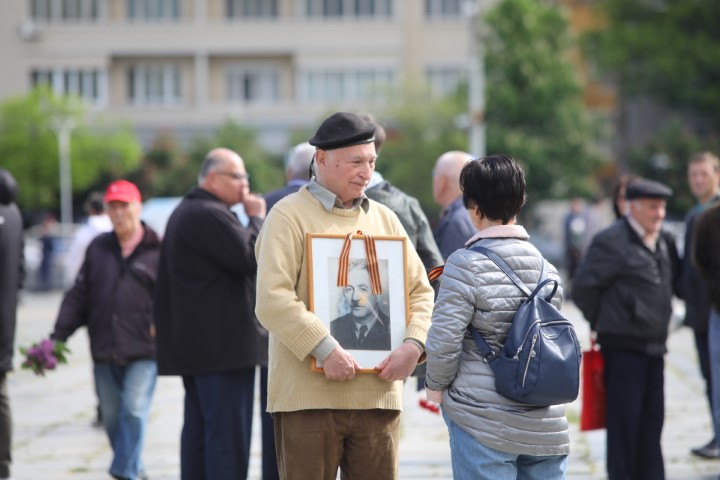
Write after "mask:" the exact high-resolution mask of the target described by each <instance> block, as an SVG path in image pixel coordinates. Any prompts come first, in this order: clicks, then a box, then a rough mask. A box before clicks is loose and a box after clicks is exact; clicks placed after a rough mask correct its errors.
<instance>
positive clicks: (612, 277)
mask: <svg viewBox="0 0 720 480" xmlns="http://www.w3.org/2000/svg"><path fill="white" fill-rule="evenodd" d="M671 195H672V190H671V189H670V188H668V187H667V186H665V185H663V184H661V183H658V182H654V181H650V180H646V179H640V178H638V179H635V180H633V181H632V182H630V183H628V185H627V188H626V192H625V199H626V201H627V205H626V212H627V213H626V214H625V216H624V217H622V218H621V219H619V220H617V221H616V222H615V223H613V224H612V225H610V226H609V227H607V228H606V229H604V230H602V231H601V232H600V233H598V234H597V235H595V238H594V239H593V241H592V243H591V245H590V248H589V249H588V252H587V254H586V255H585V257H584V258H583V260H582V262H581V263H580V267H579V268H578V271H577V273H576V274H575V280H574V282H573V289H572V296H573V300H574V301H575V304H576V305H577V307H578V308H579V309H580V311H582V313H583V315H584V316H585V319H586V320H587V321H588V322H589V323H590V327H591V329H592V330H593V331H595V332H597V341H598V343H599V344H600V346H601V349H602V350H601V351H602V355H603V359H604V362H605V377H604V379H605V380H604V381H605V392H606V395H607V410H606V415H607V422H606V423H607V436H606V452H607V458H606V468H607V473H608V478H609V480H626V479H642V478H647V479H653V480H654V479H658V480H661V479H663V478H665V467H664V464H663V454H662V447H661V444H660V437H661V434H662V428H663V422H664V418H665V399H664V395H665V392H664V384H665V380H664V355H665V354H666V353H667V347H666V341H667V335H668V325H669V323H670V317H671V315H672V298H673V293H674V291H675V287H676V282H677V278H678V274H679V262H680V261H679V258H678V254H677V250H676V248H675V239H674V237H673V236H672V234H670V233H668V232H665V231H663V230H662V224H663V221H664V219H665V206H666V203H667V199H668V198H669V197H670V196H671Z"/></svg>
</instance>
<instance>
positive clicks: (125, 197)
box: [103, 180, 142, 203]
mask: <svg viewBox="0 0 720 480" xmlns="http://www.w3.org/2000/svg"><path fill="white" fill-rule="evenodd" d="M103 201H104V202H105V203H110V202H125V203H133V202H137V203H141V202H142V197H141V196H140V190H138V188H137V186H135V184H134V183H131V182H128V181H127V180H116V181H114V182H112V183H111V184H110V185H108V187H107V190H105V197H104V198H103Z"/></svg>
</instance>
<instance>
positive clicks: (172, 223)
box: [155, 188, 267, 375]
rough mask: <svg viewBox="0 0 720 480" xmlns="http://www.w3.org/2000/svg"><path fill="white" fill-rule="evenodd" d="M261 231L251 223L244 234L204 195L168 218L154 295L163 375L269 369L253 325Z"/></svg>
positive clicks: (262, 336)
mask: <svg viewBox="0 0 720 480" xmlns="http://www.w3.org/2000/svg"><path fill="white" fill-rule="evenodd" d="M261 225H262V220H260V219H259V218H255V217H250V224H249V225H248V228H244V227H243V226H242V225H241V224H240V222H239V221H238V219H237V218H236V217H235V215H234V214H233V213H232V211H231V210H230V209H229V208H228V207H227V206H226V205H225V204H224V203H222V202H221V201H220V200H219V199H218V198H217V197H215V196H214V195H212V194H211V193H209V192H207V191H205V190H203V189H201V188H195V189H193V190H192V191H191V192H190V193H188V194H187V195H186V196H185V198H184V199H183V200H182V202H180V205H178V207H177V208H176V209H175V211H173V213H172V215H171V216H170V219H169V220H168V223H167V229H166V230H165V237H164V239H163V247H162V253H161V257H160V269H159V271H158V282H157V290H156V294H155V318H156V322H157V349H158V352H157V353H158V356H157V358H158V372H159V373H160V374H162V375H196V374H203V373H218V372H225V371H230V370H236V369H239V368H246V367H250V366H254V365H267V330H265V329H264V328H263V327H262V326H261V325H260V323H258V321H257V318H256V317H255V281H256V277H257V262H256V260H255V240H256V238H257V235H258V232H259V231H260V227H261Z"/></svg>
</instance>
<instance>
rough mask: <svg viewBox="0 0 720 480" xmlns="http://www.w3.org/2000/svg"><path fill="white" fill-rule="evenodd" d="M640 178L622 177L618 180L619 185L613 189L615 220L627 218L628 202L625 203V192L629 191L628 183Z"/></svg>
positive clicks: (634, 176) (633, 176) (632, 176)
mask: <svg viewBox="0 0 720 480" xmlns="http://www.w3.org/2000/svg"><path fill="white" fill-rule="evenodd" d="M637 178H638V177H637V176H636V175H621V176H620V178H618V181H617V183H616V184H615V187H614V188H613V195H612V198H613V204H612V207H613V213H615V219H620V218H623V217H624V216H625V213H626V212H627V209H626V205H627V202H626V201H625V190H626V189H627V185H628V183H630V182H632V181H633V180H635V179H637Z"/></svg>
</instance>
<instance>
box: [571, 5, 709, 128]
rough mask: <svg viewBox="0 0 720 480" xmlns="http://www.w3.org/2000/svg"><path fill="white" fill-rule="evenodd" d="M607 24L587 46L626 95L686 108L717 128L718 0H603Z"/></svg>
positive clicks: (594, 34) (588, 40)
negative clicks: (650, 98) (716, 0)
mask: <svg viewBox="0 0 720 480" xmlns="http://www.w3.org/2000/svg"><path fill="white" fill-rule="evenodd" d="M598 10H599V12H598V13H599V14H600V15H604V16H605V17H606V18H607V25H606V26H604V27H603V28H602V29H601V30H598V31H596V32H593V33H591V34H589V35H588V36H587V39H586V42H585V47H586V51H587V52H588V53H589V54H590V55H592V56H593V57H595V58H596V59H597V62H598V64H599V66H600V67H601V68H602V69H604V71H605V72H610V73H614V74H616V75H617V78H618V81H619V87H620V88H621V90H622V91H623V93H625V94H629V95H637V94H642V95H647V96H650V97H652V98H655V99H658V100H661V101H664V102H666V103H667V104H669V105H671V106H674V107H677V108H680V109H688V110H691V111H694V112H697V113H699V114H700V115H702V116H704V117H705V118H707V119H709V120H710V121H711V122H712V123H713V124H714V125H715V127H716V128H717V127H720V89H718V88H717V83H718V79H719V78H720V29H718V20H719V19H720V2H715V1H707V0H662V1H649V0H602V1H600V2H598Z"/></svg>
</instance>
